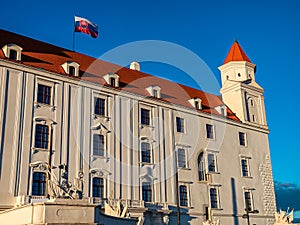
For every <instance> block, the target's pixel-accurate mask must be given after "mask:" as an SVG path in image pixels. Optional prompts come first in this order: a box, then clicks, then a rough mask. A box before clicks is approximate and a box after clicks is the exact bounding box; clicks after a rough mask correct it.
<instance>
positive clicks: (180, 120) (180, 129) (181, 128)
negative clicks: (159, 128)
mask: <svg viewBox="0 0 300 225" xmlns="http://www.w3.org/2000/svg"><path fill="white" fill-rule="evenodd" d="M176 128H177V132H179V133H184V119H183V118H180V117H176Z"/></svg>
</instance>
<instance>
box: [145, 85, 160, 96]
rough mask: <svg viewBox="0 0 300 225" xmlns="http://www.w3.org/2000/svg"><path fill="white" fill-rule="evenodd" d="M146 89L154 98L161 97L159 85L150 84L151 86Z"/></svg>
mask: <svg viewBox="0 0 300 225" xmlns="http://www.w3.org/2000/svg"><path fill="white" fill-rule="evenodd" d="M146 90H147V91H148V92H149V94H150V95H151V96H153V97H154V98H161V95H160V90H161V88H160V87H159V86H157V85H151V86H149V87H147V88H146Z"/></svg>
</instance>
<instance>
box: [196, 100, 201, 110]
mask: <svg viewBox="0 0 300 225" xmlns="http://www.w3.org/2000/svg"><path fill="white" fill-rule="evenodd" d="M195 108H196V109H200V107H199V102H198V101H195Z"/></svg>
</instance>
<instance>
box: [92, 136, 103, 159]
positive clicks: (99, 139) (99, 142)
mask: <svg viewBox="0 0 300 225" xmlns="http://www.w3.org/2000/svg"><path fill="white" fill-rule="evenodd" d="M93 155H96V156H104V136H103V135H101V134H94V135H93Z"/></svg>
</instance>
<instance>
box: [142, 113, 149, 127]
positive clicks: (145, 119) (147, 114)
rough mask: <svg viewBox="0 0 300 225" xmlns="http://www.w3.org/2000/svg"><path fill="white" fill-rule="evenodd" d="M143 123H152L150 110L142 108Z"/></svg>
mask: <svg viewBox="0 0 300 225" xmlns="http://www.w3.org/2000/svg"><path fill="white" fill-rule="evenodd" d="M141 124H144V125H150V110H148V109H141Z"/></svg>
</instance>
